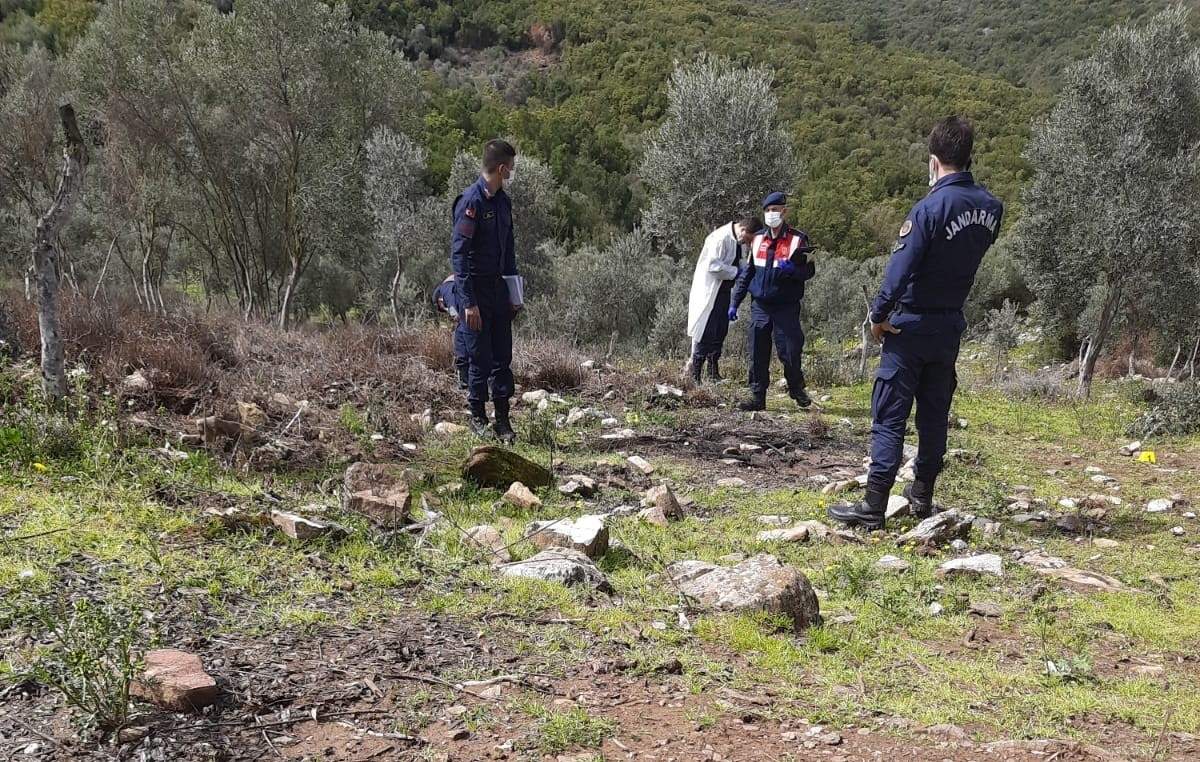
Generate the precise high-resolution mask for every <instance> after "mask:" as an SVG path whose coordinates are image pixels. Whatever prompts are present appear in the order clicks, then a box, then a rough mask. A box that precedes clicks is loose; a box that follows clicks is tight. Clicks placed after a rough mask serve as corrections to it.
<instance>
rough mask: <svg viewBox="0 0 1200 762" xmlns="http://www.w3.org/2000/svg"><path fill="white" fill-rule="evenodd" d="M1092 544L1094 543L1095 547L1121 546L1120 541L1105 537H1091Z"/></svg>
mask: <svg viewBox="0 0 1200 762" xmlns="http://www.w3.org/2000/svg"><path fill="white" fill-rule="evenodd" d="M1092 544H1093V545H1095V546H1096V547H1097V548H1119V547H1121V543H1119V542H1117V541H1116V540H1110V539H1108V538H1107V537H1094V538H1092Z"/></svg>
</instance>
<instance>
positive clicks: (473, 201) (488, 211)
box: [450, 177, 517, 309]
mask: <svg viewBox="0 0 1200 762" xmlns="http://www.w3.org/2000/svg"><path fill="white" fill-rule="evenodd" d="M450 262H451V264H452V265H453V268H454V279H455V281H456V282H457V283H458V289H457V296H458V300H459V306H461V307H462V308H463V309H469V308H471V307H476V306H478V304H479V303H478V301H477V300H476V298H475V283H476V280H477V279H478V280H492V281H494V280H499V279H500V276H502V275H516V274H517V256H516V250H515V241H514V239H513V224H512V201H511V200H510V199H509V197H508V194H507V193H505V192H504V189H503V188H501V189H500V190H498V191H496V193H495V194H494V195H492V192H491V188H489V187H488V184H487V180H484V179H483V177H480V178H479V180H477V181H476V182H475V184H474V185H472V186H470V187H469V188H467V189H466V190H464V191H463V192H462V195H461V196H459V199H458V202H457V203H456V204H455V205H454V234H453V236H452V237H451V239H450Z"/></svg>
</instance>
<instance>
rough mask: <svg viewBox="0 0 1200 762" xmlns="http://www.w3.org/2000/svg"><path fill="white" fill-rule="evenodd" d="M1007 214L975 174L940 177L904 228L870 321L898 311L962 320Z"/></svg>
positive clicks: (885, 272)
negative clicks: (1004, 215) (984, 260)
mask: <svg viewBox="0 0 1200 762" xmlns="http://www.w3.org/2000/svg"><path fill="white" fill-rule="evenodd" d="M1003 214H1004V205H1003V204H1001V203H1000V202H999V201H997V200H996V197H995V196H993V195H992V194H990V193H988V192H987V191H986V190H984V189H983V188H981V187H980V186H978V185H976V184H975V178H974V177H972V176H971V173H970V172H957V173H955V174H952V175H947V176H945V177H943V178H942V179H941V180H938V181H937V184H936V185H934V186H933V188H932V189H931V190H930V191H929V195H928V196H926V197H925V198H923V199H921V200H920V201H919V202H917V205H916V206H914V207H913V208H912V211H911V212H909V213H908V219H906V220H905V221H904V225H903V227H901V228H900V237H899V238H898V239H897V240H896V245H895V247H894V248H893V249H892V256H891V259H889V260H888V263H887V269H886V270H885V271H884V275H883V285H882V286H881V287H880V289H879V293H878V295H876V297H875V303H874V305H873V306H872V307H871V322H872V323H882V322H883V321H884V320H888V319H889V318H890V317H891V316H892V313H893V312H902V313H911V314H913V315H914V316H921V315H934V316H937V315H943V316H944V315H953V316H954V317H955V318H956V319H957V320H958V321H959V322H961V314H960V313H961V312H962V308H963V304H965V303H966V301H967V294H969V293H970V291H971V286H972V285H973V284H974V283H975V272H976V271H977V270H978V269H979V263H980V262H981V261H982V260H983V254H984V252H986V251H987V250H988V247H989V246H991V245H992V244H993V243H994V242H995V241H996V236H998V235H999V234H1000V219H1001V217H1002V216H1003ZM892 324H893V325H895V324H896V323H895V320H893V321H892ZM963 325H965V323H964V324H963ZM960 330H961V329H960Z"/></svg>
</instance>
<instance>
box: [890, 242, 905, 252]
mask: <svg viewBox="0 0 1200 762" xmlns="http://www.w3.org/2000/svg"><path fill="white" fill-rule="evenodd" d="M905 245H906V244H905V243H904V241H896V245H894V246H893V247H892V253H893V254H895V253H896V252H898V251H900V250H901V249H903V248H904V247H905Z"/></svg>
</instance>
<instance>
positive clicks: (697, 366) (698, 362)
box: [692, 355, 704, 386]
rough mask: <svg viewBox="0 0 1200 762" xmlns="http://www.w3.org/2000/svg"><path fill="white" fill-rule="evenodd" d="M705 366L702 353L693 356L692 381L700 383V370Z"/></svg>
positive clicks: (697, 384)
mask: <svg viewBox="0 0 1200 762" xmlns="http://www.w3.org/2000/svg"><path fill="white" fill-rule="evenodd" d="M703 367H704V358H703V357H701V356H700V355H693V356H692V383H693V384H695V385H696V386H699V385H700V371H701V369H702V368H703Z"/></svg>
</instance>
